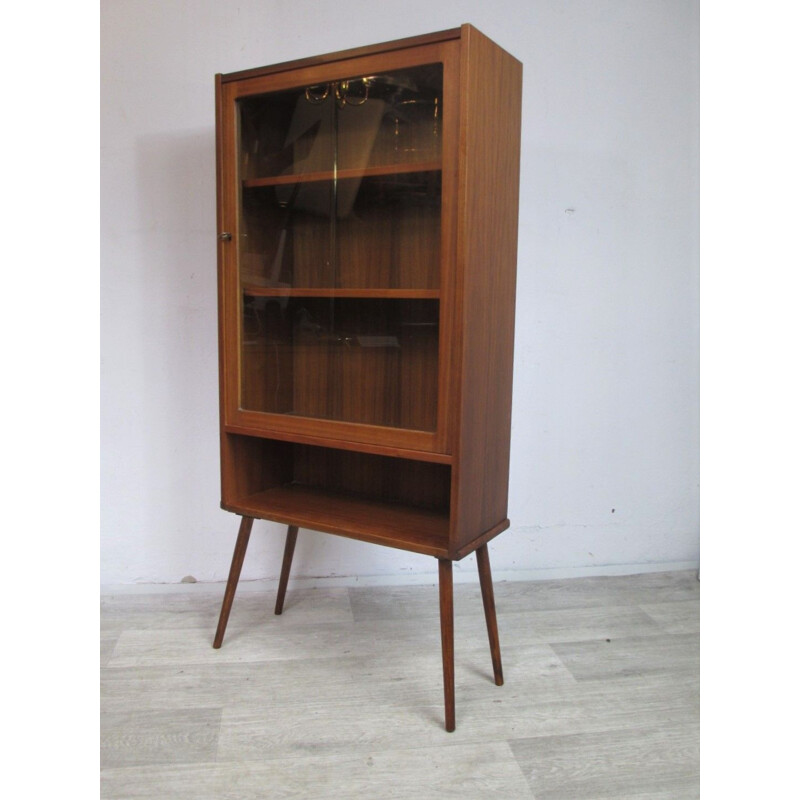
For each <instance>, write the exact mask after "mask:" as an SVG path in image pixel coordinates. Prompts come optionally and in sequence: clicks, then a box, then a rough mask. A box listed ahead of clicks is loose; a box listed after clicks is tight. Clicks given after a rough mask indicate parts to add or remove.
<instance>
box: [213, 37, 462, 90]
mask: <svg viewBox="0 0 800 800" xmlns="http://www.w3.org/2000/svg"><path fill="white" fill-rule="evenodd" d="M467 27H470V26H469V25H462V26H461V27H460V28H451V29H450V30H446V31H438V32H437V33H427V34H424V35H423V36H412V37H409V38H406V39H395V40H393V41H391V42H383V43H381V44H373V45H368V46H366V47H354V48H351V49H349V50H340V51H338V52H335V53H326V54H325V55H320V56H312V57H311V58H301V59H297V60H295V61H284V62H282V63H280V64H273V65H271V66H266V67H256V68H255V69H247V70H242V71H240V72H228V73H226V74H223V75H220V78H221V80H222V82H223V83H228V82H229V81H238V80H241V79H243V78H254V77H259V76H261V75H270V74H273V73H276V72H288V71H289V70H293V69H298V68H301V67H310V66H315V65H317V64H329V63H332V62H335V61H343V60H345V59H348V58H357V57H360V56H368V55H373V54H375V53H386V52H388V51H391V50H403V49H405V48H408V47H419V46H420V45H426V44H434V43H436V42H445V41H448V40H450V39H460V38H461V36H462V32H463V29H464V28H467Z"/></svg>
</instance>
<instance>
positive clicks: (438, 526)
mask: <svg viewBox="0 0 800 800" xmlns="http://www.w3.org/2000/svg"><path fill="white" fill-rule="evenodd" d="M231 510H233V511H236V512H237V513H240V514H246V515H247V516H252V517H257V518H259V519H268V520H272V521H274V522H281V523H284V524H286V525H297V526H298V527H301V528H308V529H311V530H316V531H325V532H327V533H335V534H338V535H340V536H347V537H348V538H351V539H360V540H362V541H365V542H372V543H374V544H382V545H385V546H387V547H397V548H401V549H403V550H411V551H413V552H415V553H423V554H425V555H431V556H441V557H446V556H447V552H448V547H447V542H448V531H449V519H448V515H447V514H444V513H440V512H437V511H433V510H429V509H424V508H416V507H412V506H406V505H401V504H395V503H383V502H379V501H376V500H368V499H364V498H361V497H356V496H351V495H347V494H340V493H337V492H330V491H325V490H323V489H317V488H310V487H308V486H302V485H299V484H287V485H284V486H274V487H272V488H269V489H265V490H264V491H261V492H256V493H255V494H251V495H248V496H247V497H244V498H242V499H240V500H237V501H236V503H235V505H234V506H233V507H232V508H231Z"/></svg>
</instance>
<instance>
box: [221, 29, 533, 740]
mask: <svg viewBox="0 0 800 800" xmlns="http://www.w3.org/2000/svg"><path fill="white" fill-rule="evenodd" d="M521 89H522V66H521V64H520V63H519V62H518V61H517V60H516V59H514V58H513V57H512V56H510V55H509V54H508V53H506V52H505V51H504V50H502V49H501V48H499V47H498V46H497V45H495V44H494V43H493V42H491V41H490V40H489V39H487V38H486V37H485V36H484V35H483V34H481V33H480V32H479V31H477V30H476V29H475V28H473V27H472V26H470V25H463V26H462V27H461V28H457V29H454V30H449V31H443V32H440V33H435V34H429V35H426V36H420V37H416V38H412V39H405V40H399V41H394V42H389V43H385V44H381V45H375V46H371V47H363V48H358V49H354V50H347V51H344V52H340V53H334V54H331V55H326V56H320V57H316V58H309V59H304V60H301V61H294V62H289V63H284V64H278V65H276V66H271V67H263V68H259V69H253V70H247V71H245V72H237V73H232V74H227V75H217V78H216V90H217V94H216V96H217V183H218V226H219V227H218V238H219V243H218V263H219V332H220V418H221V462H222V507H223V508H224V509H227V510H228V511H232V512H234V513H236V514H240V515H241V516H242V522H241V526H240V531H239V537H238V540H237V544H236V548H235V550H234V557H233V563H232V565H231V572H230V578H229V580H228V585H227V589H226V592H225V598H224V601H223V607H222V613H221V615H220V620H219V626H218V629H217V636H216V639H215V642H214V646H215V647H219V646H220V645H221V643H222V638H223V636H224V632H225V626H226V624H227V619H228V615H229V613H230V609H231V604H232V602H233V597H234V593H235V590H236V585H237V582H238V578H239V573H240V570H241V566H242V561H243V559H244V554H245V550H246V548H247V542H248V539H249V536H250V530H251V527H252V522H253V519H254V518H260V519H267V520H273V521H276V522H281V523H284V524H286V525H288V526H289V528H288V534H287V539H286V547H285V555H284V562H283V568H282V572H281V579H280V583H279V590H278V600H277V604H276V613H280V612H281V610H282V608H283V598H284V594H285V591H286V584H287V580H288V576H289V570H290V567H291V560H292V554H293V551H294V545H295V540H296V537H297V530H298V528H300V527H302V528H308V529H312V530H318V531H326V532H328V533H333V534H338V535H341V536H348V537H351V538H354V539H361V540H363V541H367V542H373V543H375V544H381V545H387V546H389V547H397V548H402V549H405V550H411V551H414V552H417V553H423V554H426V555H430V556H434V557H436V558H437V559H438V561H439V578H440V605H441V623H442V647H443V663H444V676H445V726H446V728H447V729H448V730H453V728H454V727H455V706H454V697H453V696H454V690H453V604H452V561H454V560H458V559H461V558H463V557H464V556H466V555H468V554H470V553H472V552H476V554H477V559H478V568H479V575H480V580H481V588H482V592H483V598H484V607H485V610H486V620H487V626H488V629H489V640H490V646H491V653H492V661H493V665H494V674H495V680H496V682H497V683H498V684H501V683H502V668H501V664H500V648H499V643H498V637H497V625H496V620H495V612H494V600H493V596H492V582H491V572H490V567H489V556H488V550H487V542H488V541H489V540H490V539H492V538H493V537H494V536H496V535H497V534H498V533H500V532H501V531H503V530H505V529H506V528H507V527H508V525H509V522H508V519H507V494H508V466H509V437H510V424H511V378H512V351H513V338H514V298H515V276H516V249H517V210H518V192H519V142H520V115H521Z"/></svg>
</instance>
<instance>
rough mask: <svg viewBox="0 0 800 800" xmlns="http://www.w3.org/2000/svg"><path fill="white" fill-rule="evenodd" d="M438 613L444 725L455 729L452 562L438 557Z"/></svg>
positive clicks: (450, 729)
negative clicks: (440, 630) (442, 675)
mask: <svg viewBox="0 0 800 800" xmlns="http://www.w3.org/2000/svg"><path fill="white" fill-rule="evenodd" d="M439 615H440V617H441V620H442V666H443V668H444V727H445V730H447V731H454V730H455V729H456V697H455V694H456V690H455V676H454V667H453V562H452V561H449V560H448V559H446V558H440V559H439Z"/></svg>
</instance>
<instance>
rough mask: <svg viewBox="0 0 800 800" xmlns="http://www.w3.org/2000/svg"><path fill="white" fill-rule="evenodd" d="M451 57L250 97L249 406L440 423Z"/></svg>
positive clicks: (246, 170)
mask: <svg viewBox="0 0 800 800" xmlns="http://www.w3.org/2000/svg"><path fill="white" fill-rule="evenodd" d="M442 111H443V109H442V65H441V64H431V65H425V66H421V67H411V68H408V69H403V70H397V71H394V72H392V73H387V74H377V75H363V76H356V77H349V78H344V79H341V80H336V81H332V82H330V83H327V84H320V85H315V86H305V87H299V88H297V89H293V90H290V91H282V92H275V93H271V94H265V95H258V96H255V97H247V98H243V99H241V100H239V137H240V139H239V147H240V162H239V163H240V176H241V192H240V204H239V208H240V214H239V234H240V236H239V289H240V298H241V307H240V309H241V317H240V318H241V331H240V333H241V338H240V342H241V360H240V367H241V372H240V407H241V408H243V409H246V410H251V411H260V412H264V413H269V414H281V415H284V416H286V417H312V418H318V419H327V420H339V421H346V422H356V423H363V424H369V425H381V426H388V427H394V428H404V429H413V430H422V431H435V430H436V422H437V420H436V407H437V401H438V393H437V392H438V349H439V307H440V303H439V300H440V295H439V287H440V264H439V262H440V238H441V196H442V173H441V136H442Z"/></svg>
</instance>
